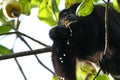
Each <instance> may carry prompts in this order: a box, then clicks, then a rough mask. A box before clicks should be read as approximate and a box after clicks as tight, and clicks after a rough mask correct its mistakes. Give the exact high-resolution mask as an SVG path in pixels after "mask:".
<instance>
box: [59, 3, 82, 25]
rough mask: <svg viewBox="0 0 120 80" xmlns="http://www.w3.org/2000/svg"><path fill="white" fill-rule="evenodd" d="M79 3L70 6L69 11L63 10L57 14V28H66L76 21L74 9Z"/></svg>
mask: <svg viewBox="0 0 120 80" xmlns="http://www.w3.org/2000/svg"><path fill="white" fill-rule="evenodd" d="M79 4H80V3H76V4H74V5H72V6H71V7H70V8H69V9H64V10H62V11H61V12H60V14H59V22H58V25H59V26H64V27H67V26H68V25H69V24H70V23H72V22H74V21H76V20H78V16H76V9H77V7H78V6H79Z"/></svg>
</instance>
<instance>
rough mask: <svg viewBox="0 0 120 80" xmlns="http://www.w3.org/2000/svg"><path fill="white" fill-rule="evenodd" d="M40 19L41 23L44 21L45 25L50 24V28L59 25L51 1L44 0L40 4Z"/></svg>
mask: <svg viewBox="0 0 120 80" xmlns="http://www.w3.org/2000/svg"><path fill="white" fill-rule="evenodd" d="M38 18H39V19H40V20H41V21H44V22H45V23H47V24H49V25H50V26H54V25H56V24H57V22H56V21H55V19H54V18H53V13H52V8H51V0H43V1H42V2H41V3H40V5H39V13H38Z"/></svg>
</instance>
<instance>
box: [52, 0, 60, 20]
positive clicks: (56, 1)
mask: <svg viewBox="0 0 120 80" xmlns="http://www.w3.org/2000/svg"><path fill="white" fill-rule="evenodd" d="M59 3H60V0H51V7H52V12H53V14H54V16H55V20H56V22H58V15H59V9H58V5H59Z"/></svg>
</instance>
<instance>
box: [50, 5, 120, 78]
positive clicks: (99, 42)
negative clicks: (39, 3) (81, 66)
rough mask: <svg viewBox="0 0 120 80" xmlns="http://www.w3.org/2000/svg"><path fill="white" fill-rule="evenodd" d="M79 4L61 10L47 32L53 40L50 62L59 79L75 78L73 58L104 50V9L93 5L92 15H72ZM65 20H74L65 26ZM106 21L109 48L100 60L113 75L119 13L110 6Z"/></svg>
mask: <svg viewBox="0 0 120 80" xmlns="http://www.w3.org/2000/svg"><path fill="white" fill-rule="evenodd" d="M78 5H79V3H77V4H74V5H72V6H71V7H70V8H68V9H65V10H63V11H61V13H60V15H59V22H58V26H56V27H54V28H52V29H51V30H50V33H49V35H50V38H51V39H52V40H53V46H52V61H53V65H54V68H55V73H56V75H57V76H58V78H59V80H64V79H65V80H76V74H75V67H76V66H75V65H76V59H79V60H81V59H83V60H88V59H89V58H90V57H91V56H93V55H95V54H97V53H99V55H101V53H102V52H103V50H104V46H105V36H104V34H105V29H104V25H105V20H104V17H105V15H104V13H105V8H104V7H102V6H97V5H96V6H95V8H94V10H93V12H92V14H90V15H88V16H86V17H78V16H76V15H75V11H76V8H77V7H78ZM66 20H70V21H72V22H73V23H71V24H69V25H68V26H67V27H65V26H66V25H64V21H66ZM108 20H109V22H108V27H109V29H108V30H109V36H108V38H109V51H108V56H107V57H105V58H103V59H102V60H101V61H100V66H101V68H102V69H103V71H104V72H108V73H111V74H112V75H113V77H115V76H118V75H120V14H119V13H117V12H116V11H115V10H114V9H112V8H109V19H108ZM62 78H64V79H62ZM115 78H117V77H115ZM118 80H119V79H118Z"/></svg>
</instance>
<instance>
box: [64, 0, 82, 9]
mask: <svg viewBox="0 0 120 80" xmlns="http://www.w3.org/2000/svg"><path fill="white" fill-rule="evenodd" d="M82 1H83V0H65V8H69V7H70V6H71V5H73V4H74V3H78V2H82Z"/></svg>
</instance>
